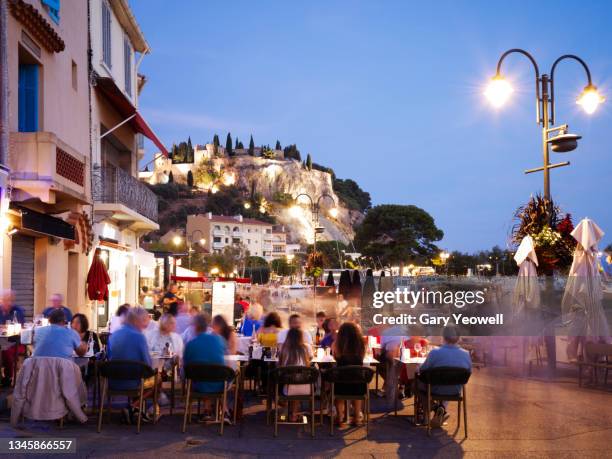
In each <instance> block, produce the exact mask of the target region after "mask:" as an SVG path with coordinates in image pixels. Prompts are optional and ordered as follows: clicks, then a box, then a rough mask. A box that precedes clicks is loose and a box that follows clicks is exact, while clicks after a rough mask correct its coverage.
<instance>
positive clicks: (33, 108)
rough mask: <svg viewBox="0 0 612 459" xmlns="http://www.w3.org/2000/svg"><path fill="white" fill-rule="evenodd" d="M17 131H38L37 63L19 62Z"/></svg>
mask: <svg viewBox="0 0 612 459" xmlns="http://www.w3.org/2000/svg"><path fill="white" fill-rule="evenodd" d="M18 98H19V101H18V111H19V114H18V118H19V119H18V122H19V126H18V128H19V132H36V131H38V65H36V64H19V88H18Z"/></svg>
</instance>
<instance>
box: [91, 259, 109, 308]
mask: <svg viewBox="0 0 612 459" xmlns="http://www.w3.org/2000/svg"><path fill="white" fill-rule="evenodd" d="M100 253H101V252H100V249H96V252H95V253H94V258H93V261H92V262H91V266H90V267H89V272H88V273H87V296H88V297H89V299H90V300H93V301H105V300H107V299H108V284H110V277H109V276H108V272H106V266H104V262H103V261H102V259H101V258H100Z"/></svg>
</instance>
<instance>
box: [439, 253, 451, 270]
mask: <svg viewBox="0 0 612 459" xmlns="http://www.w3.org/2000/svg"><path fill="white" fill-rule="evenodd" d="M449 258H450V253H448V252H446V251H442V252H440V260H442V263H444V267H445V268H446V276H448V259H449Z"/></svg>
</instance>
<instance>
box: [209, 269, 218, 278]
mask: <svg viewBox="0 0 612 459" xmlns="http://www.w3.org/2000/svg"><path fill="white" fill-rule="evenodd" d="M210 274H212V275H213V276H216V275H217V274H219V268H217V267H214V268H212V269H211V270H210Z"/></svg>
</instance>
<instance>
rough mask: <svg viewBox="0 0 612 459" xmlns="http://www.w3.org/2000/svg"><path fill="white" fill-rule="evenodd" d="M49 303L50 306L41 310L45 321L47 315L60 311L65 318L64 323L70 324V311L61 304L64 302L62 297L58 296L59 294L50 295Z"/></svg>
mask: <svg viewBox="0 0 612 459" xmlns="http://www.w3.org/2000/svg"><path fill="white" fill-rule="evenodd" d="M50 301H51V306H49V307H47V308H45V309H44V310H43V316H44V317H46V318H47V319H48V318H49V315H50V314H51V313H52V312H53V311H56V310H58V309H59V310H62V311H64V316H65V317H66V322H68V323H70V322H72V312H71V311H70V309H68V308H67V307H66V306H64V305H63V304H62V303H63V301H64V297H63V296H62V295H61V294H60V293H54V294H53V295H51V298H50Z"/></svg>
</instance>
